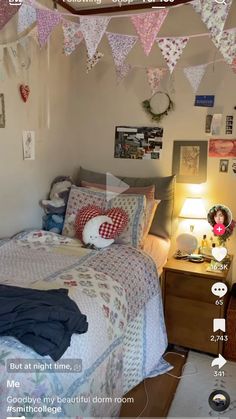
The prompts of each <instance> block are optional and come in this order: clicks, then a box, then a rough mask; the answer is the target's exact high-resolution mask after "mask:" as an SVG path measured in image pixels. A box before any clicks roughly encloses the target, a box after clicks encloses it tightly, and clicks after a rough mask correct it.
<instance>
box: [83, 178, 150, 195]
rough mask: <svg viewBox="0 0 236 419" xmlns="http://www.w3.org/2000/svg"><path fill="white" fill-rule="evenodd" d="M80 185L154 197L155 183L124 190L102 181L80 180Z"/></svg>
mask: <svg viewBox="0 0 236 419" xmlns="http://www.w3.org/2000/svg"><path fill="white" fill-rule="evenodd" d="M81 186H83V187H84V188H95V189H101V190H103V191H104V190H108V191H109V192H115V193H121V194H122V193H123V194H129V195H130V194H135V195H145V196H146V198H147V199H154V197H155V185H150V186H143V187H137V188H136V187H134V188H129V189H127V190H126V191H123V192H122V190H123V188H120V187H119V186H111V185H109V186H107V185H103V184H102V183H92V182H86V181H84V180H82V182H81Z"/></svg>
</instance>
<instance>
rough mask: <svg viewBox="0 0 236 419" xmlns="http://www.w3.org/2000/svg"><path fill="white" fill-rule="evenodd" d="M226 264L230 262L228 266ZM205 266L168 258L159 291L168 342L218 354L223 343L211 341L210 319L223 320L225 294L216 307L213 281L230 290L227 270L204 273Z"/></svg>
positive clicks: (211, 320)
mask: <svg viewBox="0 0 236 419" xmlns="http://www.w3.org/2000/svg"><path fill="white" fill-rule="evenodd" d="M229 265H230V263H229ZM208 266H209V264H208V263H206V262H204V263H193V262H189V261H186V260H177V259H174V258H171V259H169V260H168V262H167V263H166V265H165V266H164V269H163V276H162V291H163V302H164V313H165V322H166V328H167V335H168V341H169V343H173V344H176V345H180V346H184V347H186V348H192V349H196V350H200V351H203V352H207V353H210V354H216V355H217V354H219V353H222V346H223V342H222V341H218V342H212V341H211V340H210V337H211V335H213V334H214V335H220V333H219V332H217V333H213V319H214V318H217V319H218V318H224V317H226V308H227V301H228V295H229V293H227V294H226V296H225V297H224V298H222V300H223V301H224V304H223V305H216V304H215V301H216V300H217V298H218V297H216V296H215V295H213V294H212V292H211V287H212V285H213V284H214V283H215V282H224V283H226V284H227V286H228V288H230V280H229V279H228V278H229V275H228V274H229V270H225V271H222V272H220V273H215V272H207V271H206V268H207V267H208Z"/></svg>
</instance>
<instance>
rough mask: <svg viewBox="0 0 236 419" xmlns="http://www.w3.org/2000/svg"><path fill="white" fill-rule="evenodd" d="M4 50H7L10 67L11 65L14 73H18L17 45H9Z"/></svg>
mask: <svg viewBox="0 0 236 419" xmlns="http://www.w3.org/2000/svg"><path fill="white" fill-rule="evenodd" d="M6 48H7V52H8V54H9V56H10V58H11V62H12V65H13V67H14V69H15V71H16V73H18V71H19V55H18V51H17V43H15V44H11V46H9V47H6Z"/></svg>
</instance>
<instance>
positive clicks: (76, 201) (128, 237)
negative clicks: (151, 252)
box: [62, 186, 146, 247]
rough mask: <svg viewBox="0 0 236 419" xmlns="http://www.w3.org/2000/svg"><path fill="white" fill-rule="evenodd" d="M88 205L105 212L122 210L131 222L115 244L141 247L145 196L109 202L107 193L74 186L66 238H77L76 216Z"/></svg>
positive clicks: (65, 224) (113, 199)
mask: <svg viewBox="0 0 236 419" xmlns="http://www.w3.org/2000/svg"><path fill="white" fill-rule="evenodd" d="M88 205H94V206H98V207H99V208H101V209H102V210H103V211H106V210H110V209H112V208H114V207H119V208H122V209H123V210H124V211H125V212H126V213H127V215H128V219H129V222H128V224H127V226H126V228H125V229H124V231H123V232H122V233H121V235H120V236H119V237H118V238H116V240H115V243H122V244H130V245H132V246H134V247H141V245H142V242H143V234H144V225H145V211H146V197H145V196H144V195H117V196H115V197H114V198H112V199H110V200H109V201H108V202H107V201H106V193H105V192H102V191H101V192H100V191H99V192H97V191H93V190H90V189H88V188H83V187H81V188H80V187H77V186H72V188H71V191H70V195H69V200H68V204H67V209H66V216H65V223H64V227H63V231H62V234H63V235H64V236H68V237H75V235H76V231H75V220H76V215H77V213H78V211H79V210H81V209H82V208H83V207H86V206H88Z"/></svg>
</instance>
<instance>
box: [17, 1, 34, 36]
mask: <svg viewBox="0 0 236 419" xmlns="http://www.w3.org/2000/svg"><path fill="white" fill-rule="evenodd" d="M36 18H37V16H36V10H35V8H34V7H32V6H29V5H27V4H24V3H23V4H22V6H21V8H20V10H19V13H18V24H17V32H18V33H21V32H24V31H25V30H26V29H27V28H28V27H29V26H31V25H32V24H33V23H34V22H35V21H36Z"/></svg>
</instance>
